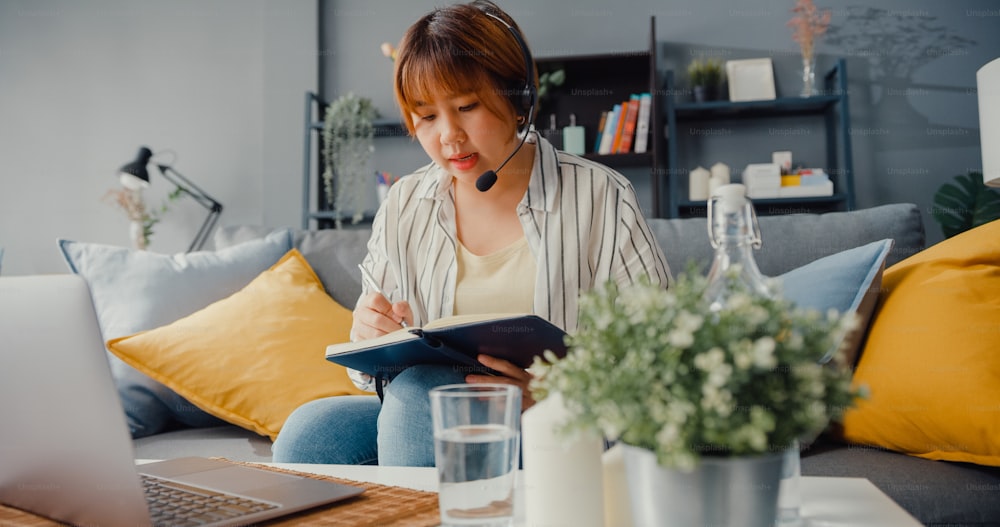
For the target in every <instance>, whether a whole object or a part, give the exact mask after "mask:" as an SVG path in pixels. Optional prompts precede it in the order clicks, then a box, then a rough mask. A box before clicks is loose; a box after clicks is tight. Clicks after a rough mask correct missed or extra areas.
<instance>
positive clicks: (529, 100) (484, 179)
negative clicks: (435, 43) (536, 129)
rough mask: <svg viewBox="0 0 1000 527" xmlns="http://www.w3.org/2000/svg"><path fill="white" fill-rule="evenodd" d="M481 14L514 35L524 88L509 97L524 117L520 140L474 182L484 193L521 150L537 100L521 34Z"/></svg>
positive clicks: (501, 20)
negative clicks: (518, 52)
mask: <svg viewBox="0 0 1000 527" xmlns="http://www.w3.org/2000/svg"><path fill="white" fill-rule="evenodd" d="M483 14H485V15H486V16H488V17H490V18H494V19H496V20H497V21H499V22H500V23H501V24H503V25H504V27H506V28H507V29H509V30H510V33H511V35H514V40H516V41H517V45H518V46H519V47H520V48H521V55H523V56H524V72H525V77H524V87H523V88H521V89H520V90H519V91H520V93H517V94H514V95H513V96H511V97H510V99H511V103H513V104H514V106H515V107H516V108H515V109H516V110H518V111H520V112H521V114H520V115H523V116H525V117H524V130H522V131H521V132H520V135H521V140H520V141H518V143H517V148H515V149H514V151H513V152H511V153H510V155H509V156H507V159H504V161H503V163H500V166H498V167H497V168H496V169H494V170H488V171H486V172H484V173H483V175H481V176H479V179H477V180H476V188H477V189H479V191H480V192H486V191H487V190H489V189H491V188H493V185H494V184H495V183H496V182H497V172H499V171H500V169H502V168H503V167H505V166H507V162H508V161H510V160H511V159H513V157H514V155H515V154H517V152H518V151H520V150H521V147H522V146H524V141H525V140H526V139H527V138H528V130H529V129H530V127H531V121H533V120H534V118H535V102H536V101H537V100H538V90H536V89H535V65H534V61H532V59H531V52H530V51H528V44H527V43H526V42H525V41H524V38H522V37H521V32H520V31H518V30H517V29H516V28H515V27H514V26H512V25H510V24H508V23H507V21H506V20H504V19H502V18H500V17H499V16H497V15H494V14H493V13H490V12H489V11H486V10H483Z"/></svg>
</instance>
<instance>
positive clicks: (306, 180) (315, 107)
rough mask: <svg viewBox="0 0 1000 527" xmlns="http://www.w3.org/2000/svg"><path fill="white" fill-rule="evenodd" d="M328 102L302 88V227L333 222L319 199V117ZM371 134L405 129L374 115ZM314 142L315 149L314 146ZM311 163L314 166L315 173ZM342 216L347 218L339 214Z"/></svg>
mask: <svg viewBox="0 0 1000 527" xmlns="http://www.w3.org/2000/svg"><path fill="white" fill-rule="evenodd" d="M327 105H328V103H327V102H326V101H324V100H323V98H322V97H320V96H319V95H318V94H316V93H314V92H306V100H305V119H304V122H305V127H304V133H305V136H304V141H303V142H302V144H303V145H304V147H303V149H304V150H303V153H302V228H303V229H309V228H310V223H311V222H312V221H315V222H316V225H315V227H316V228H318V229H328V228H332V227H334V226H336V224H337V219H338V217H337V215H336V214H335V213H334V212H333V211H332V210H330V209H329V207H328V206H327V204H326V200H324V199H323V192H322V181H323V179H322V174H323V169H322V167H323V146H322V145H323V142H322V135H323V120H324V111H325V110H326V107H327ZM374 125H375V138H376V139H378V138H379V137H401V136H404V135H406V129H405V128H404V127H403V125H402V123H400V122H399V121H398V120H392V119H377V120H376V121H375V123H374ZM314 146H315V150H314ZM313 166H315V167H317V168H316V170H315V174H314V173H313V172H314V171H313ZM340 219H342V220H344V219H347V218H344V217H341V218H340ZM371 220H372V216H371V215H370V214H366V215H365V221H367V222H370V221H371Z"/></svg>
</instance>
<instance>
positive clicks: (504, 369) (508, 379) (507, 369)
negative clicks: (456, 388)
mask: <svg viewBox="0 0 1000 527" xmlns="http://www.w3.org/2000/svg"><path fill="white" fill-rule="evenodd" d="M476 359H477V360H479V362H481V363H482V364H483V366H486V367H487V368H490V369H492V370H495V371H497V372H499V373H501V374H503V376H502V377H497V376H495V375H479V374H469V375H466V376H465V382H467V383H469V384H476V383H499V384H512V385H514V386H517V387H519V388H521V411H522V412H523V411H525V410H527V409H528V408H531V407H532V406H533V405H534V404H535V400H534V399H532V398H531V392H530V391H528V383H530V382H531V379H533V378H534V376H532V375H531V374H530V373H528V372H527V371H526V370H523V369H521V368H518V367H517V366H516V365H514V364H513V363H511V362H510V361H506V360H503V359H498V358H496V357H494V356H492V355H482V354H480V355H479V356H478V357H476Z"/></svg>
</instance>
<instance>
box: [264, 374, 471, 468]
mask: <svg viewBox="0 0 1000 527" xmlns="http://www.w3.org/2000/svg"><path fill="white" fill-rule="evenodd" d="M464 382H465V373H463V372H459V371H456V370H455V369H454V368H452V367H450V366H432V365H422V366H413V367H410V368H407V369H406V370H404V371H403V372H401V373H400V374H399V375H397V376H396V378H395V379H393V381H392V382H391V383H389V385H388V386H386V388H385V400H384V401H383V402H382V403H381V404H380V403H379V400H378V397H375V396H371V395H353V396H340V397H329V398H326V399H317V400H315V401H312V402H309V403H306V404H304V405H302V406H300V407H299V408H297V409H296V410H295V411H294V412H292V414H291V415H290V416H288V420H286V421H285V424H284V426H283V427H282V428H281V432H280V433H279V434H278V438H277V439H276V440H275V441H274V446H273V447H272V451H273V454H274V461H275V462H276V463H329V464H342V465H374V464H379V465H385V466H408V467H433V466H434V427H433V425H432V423H431V401H430V396H429V395H428V392H429V391H430V389H431V388H434V387H435V386H441V385H444V384H462V383H464Z"/></svg>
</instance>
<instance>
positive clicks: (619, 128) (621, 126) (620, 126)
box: [609, 101, 628, 154]
mask: <svg viewBox="0 0 1000 527" xmlns="http://www.w3.org/2000/svg"><path fill="white" fill-rule="evenodd" d="M619 106H621V111H620V112H619V113H618V122H617V123H615V139H614V141H612V142H611V152H609V153H610V154H617V153H618V149H619V148H620V147H621V144H622V134H624V132H625V118H626V117H628V101H622V103H621V104H620V105H619Z"/></svg>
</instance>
